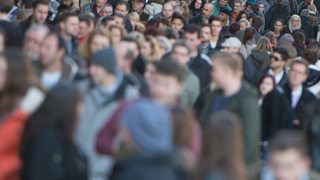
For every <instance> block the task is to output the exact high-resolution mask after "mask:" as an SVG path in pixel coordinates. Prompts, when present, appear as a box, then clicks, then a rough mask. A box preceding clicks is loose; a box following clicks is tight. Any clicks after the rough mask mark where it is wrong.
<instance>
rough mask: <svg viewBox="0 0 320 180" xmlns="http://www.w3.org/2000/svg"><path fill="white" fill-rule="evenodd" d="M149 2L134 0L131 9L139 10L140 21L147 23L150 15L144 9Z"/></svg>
mask: <svg viewBox="0 0 320 180" xmlns="http://www.w3.org/2000/svg"><path fill="white" fill-rule="evenodd" d="M147 2H148V1H147V0H133V2H132V9H131V12H137V13H138V14H139V16H140V21H141V22H142V23H144V24H146V23H147V21H148V20H149V18H150V15H149V14H147V13H145V12H144V11H143V10H144V8H145V7H146V4H147Z"/></svg>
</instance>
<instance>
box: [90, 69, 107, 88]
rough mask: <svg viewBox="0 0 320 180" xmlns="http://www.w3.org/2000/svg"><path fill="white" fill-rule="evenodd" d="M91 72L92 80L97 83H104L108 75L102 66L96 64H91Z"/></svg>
mask: <svg viewBox="0 0 320 180" xmlns="http://www.w3.org/2000/svg"><path fill="white" fill-rule="evenodd" d="M89 72H90V75H91V78H92V80H93V81H94V82H95V83H97V84H102V83H103V82H104V80H105V78H106V77H107V76H108V73H107V71H106V70H105V69H104V68H103V67H102V66H99V65H96V64H91V65H90V68H89Z"/></svg>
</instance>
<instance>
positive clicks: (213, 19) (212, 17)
mask: <svg viewBox="0 0 320 180" xmlns="http://www.w3.org/2000/svg"><path fill="white" fill-rule="evenodd" d="M212 21H219V22H220V23H222V21H221V19H220V18H219V17H217V16H211V17H210V18H209V24H211V23H212Z"/></svg>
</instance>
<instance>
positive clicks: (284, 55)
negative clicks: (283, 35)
mask: <svg viewBox="0 0 320 180" xmlns="http://www.w3.org/2000/svg"><path fill="white" fill-rule="evenodd" d="M273 52H276V53H279V54H280V56H281V59H282V60H284V61H286V60H288V57H289V53H288V51H287V50H286V49H285V48H282V47H276V48H274V49H273Z"/></svg>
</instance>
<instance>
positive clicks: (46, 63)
mask: <svg viewBox="0 0 320 180" xmlns="http://www.w3.org/2000/svg"><path fill="white" fill-rule="evenodd" d="M34 72H35V73H36V75H37V76H38V77H39V78H40V82H41V84H42V85H43V87H45V88H46V89H51V88H53V87H54V86H56V85H57V84H59V83H69V84H71V83H72V82H73V80H74V78H75V76H76V74H77V72H78V66H77V64H76V63H75V62H74V61H73V59H71V58H69V57H67V56H66V48H65V46H64V41H63V40H62V38H61V37H60V36H59V35H58V34H57V33H49V34H48V35H46V36H45V38H44V39H43V42H42V44H41V49H40V58H39V61H35V62H34Z"/></svg>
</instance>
